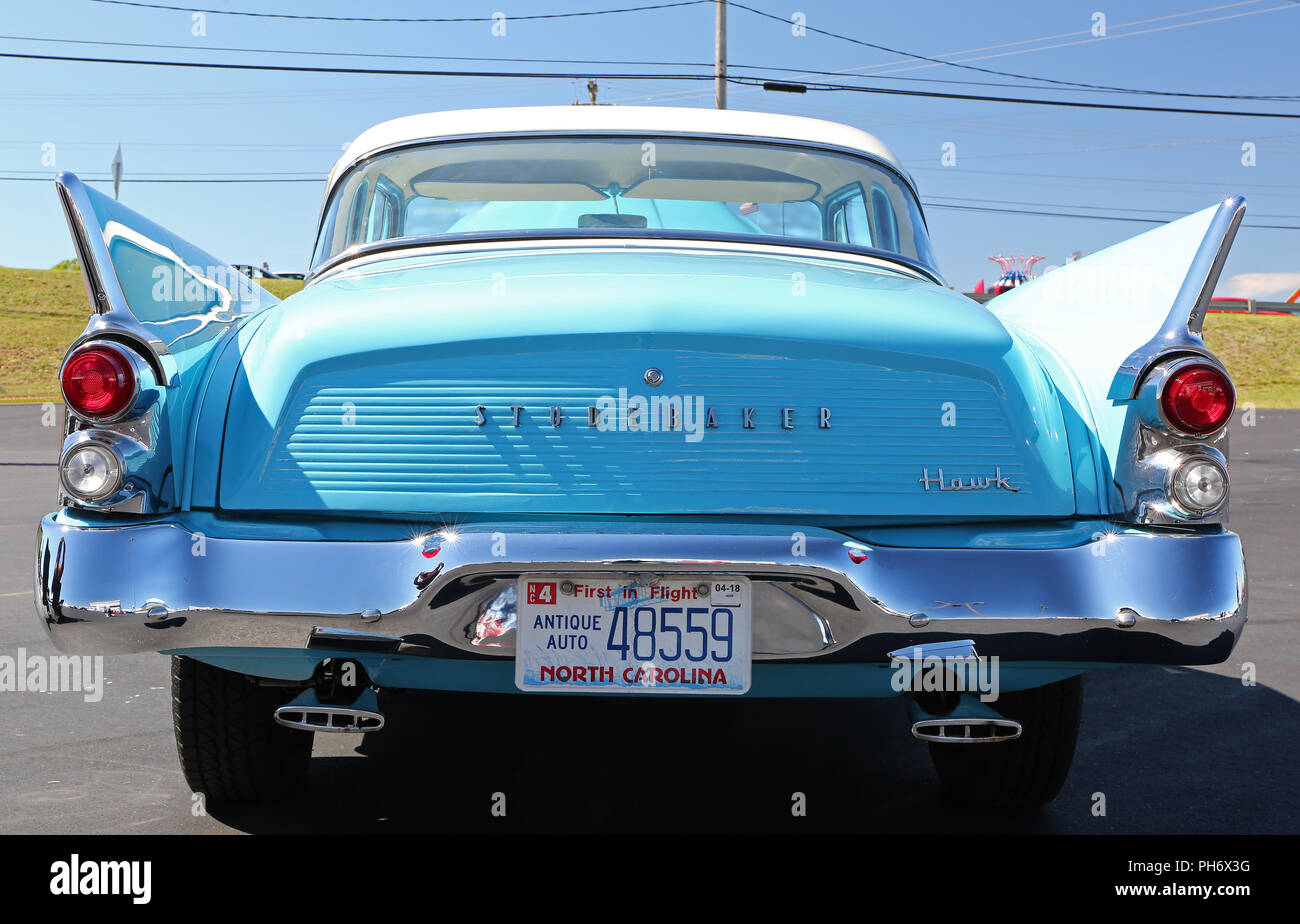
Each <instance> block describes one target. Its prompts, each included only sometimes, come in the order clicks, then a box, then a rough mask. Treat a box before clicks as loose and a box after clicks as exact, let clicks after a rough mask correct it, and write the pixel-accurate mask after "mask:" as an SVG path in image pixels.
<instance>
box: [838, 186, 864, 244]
mask: <svg viewBox="0 0 1300 924" xmlns="http://www.w3.org/2000/svg"><path fill="white" fill-rule="evenodd" d="M826 208H827V228H826V231H827V240H832V241H838V242H839V243H841V244H857V245H859V246H861V247H871V246H873V245H872V234H871V223H870V221H869V220H868V217H867V203H866V199H865V197H864V196H863V194H862V187H861V186H860V185H859V184H857V183H854V184H852V185H851V186H846V187H844V188H843V189H842V190H840V191H839V192H838V193H833V194H832V195H831V196H830V197H829V199H828V202H827V206H826Z"/></svg>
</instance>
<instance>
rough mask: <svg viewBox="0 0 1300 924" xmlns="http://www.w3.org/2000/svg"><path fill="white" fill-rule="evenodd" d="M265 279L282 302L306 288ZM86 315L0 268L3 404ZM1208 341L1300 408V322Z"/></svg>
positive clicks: (1242, 375) (44, 381)
mask: <svg viewBox="0 0 1300 924" xmlns="http://www.w3.org/2000/svg"><path fill="white" fill-rule="evenodd" d="M261 282H262V285H264V286H265V288H267V289H268V290H270V292H271V293H272V294H273V295H275V296H276V297H277V298H287V297H288V296H290V295H292V294H293V293H294V292H297V291H298V290H299V289H301V288H302V283H301V282H299V281H297V280H293V279H263V280H261ZM88 312H89V302H88V301H87V299H86V287H85V286H84V285H83V284H82V282H81V273H80V272H77V271H75V270H61V269H53V270H25V269H9V268H7V267H0V403H16V402H21V401H51V400H57V392H58V385H57V381H56V378H57V375H58V369H59V363H60V362H61V361H62V359H63V353H64V350H66V349H67V346H68V344H69V343H71V342H72V340H73V339H74V338H75V337H76V336H77V335H78V334H80V333H81V331H82V329H83V328H85V326H86V318H87V316H88ZM1205 340H1206V343H1208V344H1209V347H1210V349H1211V350H1213V351H1214V352H1215V353H1216V354H1217V355H1218V356H1219V357H1221V358H1222V359H1223V361H1224V362H1225V363H1227V365H1228V371H1229V372H1231V373H1232V375H1233V378H1234V379H1235V380H1236V382H1237V391H1238V401H1239V402H1240V403H1242V404H1246V403H1251V404H1254V405H1255V406H1256V407H1267V408H1300V317H1280V316H1276V315H1244V314H1211V315H1209V317H1208V318H1207V319H1206V321H1205Z"/></svg>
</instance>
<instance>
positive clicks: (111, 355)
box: [63, 346, 135, 420]
mask: <svg viewBox="0 0 1300 924" xmlns="http://www.w3.org/2000/svg"><path fill="white" fill-rule="evenodd" d="M134 399H135V371H134V370H133V369H132V368H131V363H130V362H128V361H127V359H126V357H125V356H123V355H122V354H121V353H120V352H118V351H117V350H115V349H113V348H112V347H107V346H92V347H87V348H86V349H84V350H82V351H81V352H80V353H77V354H76V355H75V356H73V357H72V358H71V359H70V360H68V362H67V364H66V365H64V367H63V400H64V401H66V402H67V403H68V407H69V408H71V409H72V411H73V413H75V414H76V415H77V416H79V417H89V418H91V419H101V420H102V419H104V418H107V417H116V416H117V415H118V414H120V413H122V411H124V410H126V408H127V405H129V404H130V403H131V402H132V401H133V400H134Z"/></svg>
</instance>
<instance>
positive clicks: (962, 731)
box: [912, 716, 1023, 744]
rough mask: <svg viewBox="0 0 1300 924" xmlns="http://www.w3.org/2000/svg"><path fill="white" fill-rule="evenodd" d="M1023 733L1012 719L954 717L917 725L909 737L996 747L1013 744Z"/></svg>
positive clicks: (917, 723) (937, 741) (930, 720)
mask: <svg viewBox="0 0 1300 924" xmlns="http://www.w3.org/2000/svg"><path fill="white" fill-rule="evenodd" d="M1022 730H1023V729H1022V728H1021V726H1020V723H1019V722H1017V721H1016V720H1015V719H1005V718H985V717H978V716H968V717H959V716H953V717H951V718H946V719H922V720H921V721H919V722H916V723H915V724H913V725H912V737H913V738H916V739H917V740H918V741H928V742H930V743H932V744H996V743H997V742H999V741H1014V740H1016V739H1017V738H1019V737H1020V733H1021V731H1022Z"/></svg>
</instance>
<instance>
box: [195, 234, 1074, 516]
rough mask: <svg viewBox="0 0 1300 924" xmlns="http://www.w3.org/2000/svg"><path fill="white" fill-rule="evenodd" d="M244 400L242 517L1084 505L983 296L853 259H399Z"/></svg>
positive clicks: (233, 495) (1052, 402)
mask: <svg viewBox="0 0 1300 924" xmlns="http://www.w3.org/2000/svg"><path fill="white" fill-rule="evenodd" d="M650 366H654V367H657V368H659V369H661V370H662V371H663V372H664V374H665V382H664V385H663V386H662V387H661V388H659V389H658V390H651V389H649V388H647V387H646V386H645V385H644V383H643V382H642V373H643V372H644V370H645V369H646V368H647V367H650ZM620 389H626V392H627V394H628V395H629V396H635V395H638V394H639V395H641V396H643V397H645V398H647V399H648V398H650V397H654V396H656V395H658V394H660V393H663V394H667V395H677V396H683V397H684V398H685V400H688V401H689V400H692V399H693V398H694V397H695V396H698V397H699V400H700V402H701V405H702V406H707V407H710V408H713V409H714V411H715V413H716V416H717V421H718V424H719V425H718V427H717V428H716V429H709V430H708V431H707V433H704V434H703V437H702V438H701V439H699V440H698V441H692V440H689V439H686V438H685V434H684V433H683V432H681V431H667V430H663V431H660V432H626V431H625V432H610V431H600V430H598V429H595V428H592V427H590V426H588V419H587V408H588V407H590V406H592V405H595V404H598V403H599V402H600V400H601V398H602V396H610V397H616V396H618V395H619V391H620ZM232 392H233V393H232V397H231V400H230V407H229V415H228V424H227V427H226V437H225V444H224V447H223V451H222V455H221V473H220V484H219V495H218V498H217V504H218V506H219V507H220V508H222V509H225V510H231V511H237V510H244V511H295V512H326V511H335V512H338V511H347V512H350V513H366V512H384V513H388V514H392V515H407V516H412V515H429V514H444V515H454V516H455V517H457V518H461V517H463V516H467V515H474V514H518V513H539V514H541V513H564V514H575V515H584V514H596V513H627V514H701V513H709V514H750V515H762V514H768V515H788V514H796V513H797V514H806V515H812V516H826V515H848V516H858V517H892V516H903V517H938V518H946V517H958V518H960V517H990V516H1005V517H1033V516H1052V517H1061V516H1070V515H1072V514H1073V513H1074V512H1075V501H1074V483H1073V482H1074V474H1073V472H1072V464H1073V463H1072V459H1071V451H1070V446H1069V441H1068V437H1067V431H1066V425H1065V421H1064V419H1063V418H1062V415H1061V413H1060V407H1059V405H1058V402H1057V400H1056V396H1055V389H1054V387H1053V385H1052V383H1051V382H1050V381H1049V380H1048V378H1047V376H1046V375H1045V374H1044V372H1043V369H1042V367H1041V365H1040V363H1039V361H1038V360H1037V358H1036V357H1034V356H1033V355H1032V354H1031V353H1029V352H1028V351H1027V350H1025V349H1024V348H1023V346H1022V345H1021V344H1020V343H1019V342H1018V341H1017V340H1016V339H1015V338H1014V337H1013V336H1011V335H1010V334H1009V333H1008V332H1007V331H1006V329H1005V328H1004V327H1003V326H1002V325H1001V324H1000V323H999V322H998V321H997V320H996V319H995V318H994V317H993V316H992V315H991V314H990V313H989V312H988V311H987V310H985V309H984V308H983V307H981V306H979V305H977V304H976V303H974V302H972V301H970V300H968V299H965V298H963V297H961V296H959V295H957V294H955V293H953V292H951V291H949V290H946V289H943V288H942V287H940V286H937V285H935V284H933V283H930V282H925V281H922V280H919V279H917V278H915V277H912V276H910V275H907V274H904V273H902V272H894V271H891V270H889V269H884V268H874V267H870V266H863V265H861V264H853V263H849V262H846V261H837V260H831V259H819V258H812V259H808V258H795V257H789V256H779V255H773V254H762V253H757V252H755V253H743V252H742V253H736V252H719V251H709V250H707V249H688V248H683V249H681V250H662V249H658V250H656V249H644V248H620V247H614V246H611V247H604V248H587V249H572V248H555V249H548V248H545V247H537V246H533V247H528V248H521V249H518V250H506V251H500V250H497V251H491V252H483V253H470V254H466V253H458V254H451V255H448V256H445V257H437V256H428V255H422V256H411V257H394V258H390V259H386V260H383V261H380V262H378V263H374V264H368V265H364V266H360V267H358V268H356V269H352V270H348V271H344V272H341V273H338V274H336V275H333V276H330V277H327V278H325V279H324V280H322V281H320V282H318V283H316V284H315V285H313V286H311V287H309V288H308V289H307V290H305V291H304V292H302V293H300V294H298V295H296V296H294V298H293V299H291V300H289V301H288V302H286V303H284V304H282V305H280V306H278V307H277V308H276V309H275V310H273V311H271V312H267V316H266V318H265V322H264V323H263V324H262V325H261V327H260V328H259V329H258V330H257V331H256V333H255V334H253V335H252V336H251V338H249V341H248V344H247V349H246V351H245V353H244V355H243V359H242V363H241V365H240V367H239V368H238V369H237V370H235V378H234V381H233V384H232ZM214 397H215V396H214ZM479 405H482V406H484V408H485V411H484V415H485V416H486V418H487V422H486V425H484V426H478V425H477V424H476V415H477V411H476V407H477V406H479ZM514 405H518V406H520V407H521V408H522V410H521V424H520V426H519V427H515V426H513V420H512V413H513V412H512V410H511V407H512V406H514ZM552 407H559V408H560V409H561V411H560V413H561V416H562V423H561V425H560V426H559V427H554V426H552V421H551V418H550V413H551V408H552ZM746 407H753V408H755V411H754V421H755V424H756V426H755V428H754V429H752V430H746V429H744V428H743V427H742V426H741V423H742V419H743V414H744V408H746ZM822 407H826V408H828V409H829V411H830V414H831V422H832V426H831V427H830V428H829V429H823V428H821V427H819V426H818V422H819V413H820V410H819V409H820V408H822ZM784 408H790V409H791V413H792V415H793V416H792V418H791V420H792V422H793V425H794V426H793V429H783V428H782V426H781V423H782V420H781V415H782V414H783V409H784ZM948 409H951V411H952V413H953V415H954V418H955V419H954V421H953V422H954V423H955V425H953V426H948V425H945V424H944V422H943V420H944V415H945V411H946V410H948ZM209 413H213V414H215V413H216V407H215V405H214V406H213V407H211V408H209V409H207V410H205V414H204V417H205V419H206V418H207V415H208V414H209ZM200 464H201V465H216V464H217V459H216V457H215V456H211V455H205V456H204V457H203V459H202V460H200ZM927 467H928V468H929V470H930V472H931V474H932V475H933V474H937V471H938V469H939V468H943V470H944V474H945V477H946V478H947V479H949V480H951V479H952V478H962V479H967V478H980V477H990V476H992V475H993V474H994V472H995V470H998V469H1000V470H1001V473H1002V474H1003V475H1004V476H1006V477H1008V478H1009V480H1010V482H1011V483H1012V484H1013V485H1015V486H1016V487H1017V488H1018V490H1017V491H1014V492H1013V491H1009V490H996V489H993V490H980V491H966V492H953V491H944V492H940V491H938V490H937V489H936V490H930V491H926V490H925V489H924V486H923V485H922V483H921V482H920V478H921V475H922V471H923V469H924V468H927ZM211 477H212V476H211V474H210V473H208V472H196V473H195V479H196V481H195V483H196V485H198V484H203V485H207V484H209V483H210V481H211ZM199 496H200V492H197V491H196V502H197V498H198V497H199ZM201 496H204V497H206V496H207V495H206V493H204V494H202V495H201Z"/></svg>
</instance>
